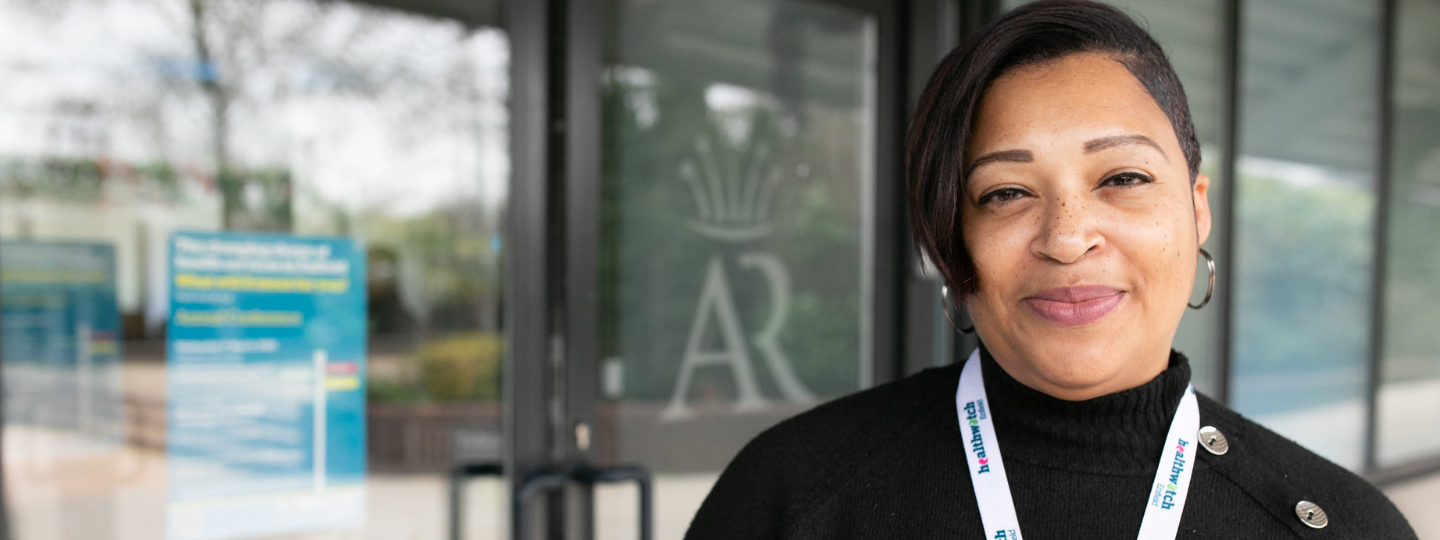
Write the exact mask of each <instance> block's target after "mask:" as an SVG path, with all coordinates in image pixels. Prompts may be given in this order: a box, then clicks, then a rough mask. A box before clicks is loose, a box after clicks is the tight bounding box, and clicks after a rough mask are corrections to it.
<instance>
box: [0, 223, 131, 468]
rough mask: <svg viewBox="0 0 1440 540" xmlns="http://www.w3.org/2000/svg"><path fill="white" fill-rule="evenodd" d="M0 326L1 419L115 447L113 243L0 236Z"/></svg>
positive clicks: (116, 380)
mask: <svg viewBox="0 0 1440 540" xmlns="http://www.w3.org/2000/svg"><path fill="white" fill-rule="evenodd" d="M0 333H3V339H0V343H3V348H0V358H3V360H4V362H5V367H4V369H5V386H4V394H5V397H4V399H5V420H6V422H7V423H9V424H10V425H12V426H17V425H19V426H30V427H36V428H48V429H51V430H59V432H62V433H71V434H77V435H81V436H84V437H86V438H87V439H89V440H91V441H93V442H101V443H104V446H105V447H108V448H110V449H114V448H118V445H119V444H120V435H121V434H120V412H121V406H120V393H119V388H120V384H119V380H120V372H119V369H120V364H119V362H120V312H119V310H117V309H116V305H115V248H114V247H112V246H110V245H109V244H100V243H84V242H31V241H5V242H0ZM52 433H54V431H52Z"/></svg>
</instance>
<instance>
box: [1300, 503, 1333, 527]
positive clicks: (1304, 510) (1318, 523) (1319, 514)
mask: <svg viewBox="0 0 1440 540" xmlns="http://www.w3.org/2000/svg"><path fill="white" fill-rule="evenodd" d="M1295 515H1296V516H1297V517H1299V518H1300V522H1301V523H1304V524H1305V525H1308V526H1309V527H1310V528H1312V529H1324V528H1325V526H1326V525H1329V524H1330V518H1329V516H1326V515H1325V510H1324V509H1323V508H1320V505H1318V504H1315V503H1313V502H1310V501H1300V502H1298V503H1295Z"/></svg>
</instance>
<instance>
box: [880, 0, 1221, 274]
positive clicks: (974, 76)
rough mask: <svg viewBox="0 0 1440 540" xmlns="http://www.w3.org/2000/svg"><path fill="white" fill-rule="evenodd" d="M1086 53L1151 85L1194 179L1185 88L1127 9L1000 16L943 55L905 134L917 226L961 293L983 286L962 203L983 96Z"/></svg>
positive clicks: (1038, 5) (1084, 3)
mask: <svg viewBox="0 0 1440 540" xmlns="http://www.w3.org/2000/svg"><path fill="white" fill-rule="evenodd" d="M1082 52H1100V53H1108V54H1109V55H1111V57H1113V58H1114V59H1115V60H1116V61H1117V62H1119V63H1120V64H1122V65H1124V66H1125V68H1126V69H1127V70H1129V71H1130V73H1131V74H1132V75H1134V76H1135V78H1136V79H1138V80H1139V81H1140V84H1142V85H1144V87H1145V90H1146V91H1148V92H1149V93H1150V97H1152V98H1154V99H1155V103H1156V104H1158V105H1159V106H1160V110H1162V111H1165V115H1166V116H1168V117H1169V118H1170V125H1171V127H1173V128H1174V129H1175V136H1176V138H1177V139H1179V140H1180V149H1181V150H1183V151H1184V153H1185V161H1186V163H1187V164H1188V165H1189V168H1190V181H1191V182H1194V181H1195V175H1196V174H1198V173H1199V171H1200V143H1199V141H1198V140H1196V138H1195V126H1194V124H1193V123H1192V122H1191V120H1190V106H1189V105H1188V104H1187V103H1186V101H1185V89H1184V88H1182V87H1181V86H1180V78H1179V77H1178V76H1177V75H1176V74H1175V69H1174V68H1173V67H1171V66H1170V61H1169V60H1168V59H1167V58H1166V57H1165V52H1164V51H1163V50H1161V49H1160V44H1158V43H1156V42H1155V40H1154V39H1153V38H1151V37H1150V34H1149V33H1147V32H1146V31H1145V29H1143V28H1141V27H1140V25H1138V24H1135V21H1134V20H1131V19H1130V17H1128V16H1126V15H1125V14H1124V13H1122V12H1121V11H1120V10H1118V9H1115V8H1113V7H1110V6H1107V5H1104V4H1100V3H1096V2H1092V1H1089V0H1042V1H1039V2H1034V3H1031V4H1026V5H1024V6H1021V7H1019V8H1016V9H1014V10H1012V11H1010V12H1008V13H1005V14H1004V15H1001V16H1000V17H999V18H997V19H995V20H994V21H992V22H990V23H989V24H987V25H985V26H984V27H983V28H981V29H980V30H979V31H978V32H977V33H976V34H975V35H973V36H971V37H970V38H968V39H966V40H965V42H963V43H961V44H960V46H958V47H956V48H955V50H954V51H951V52H950V54H948V55H946V56H945V58H944V60H941V61H940V65H939V66H938V67H936V68H935V73H934V75H932V76H931V77H930V82H929V83H928V84H927V85H926V86H925V91H924V92H923V93H921V95H920V101H919V103H918V104H917V105H916V107H915V112H914V115H913V116H912V117H911V120H910V129H909V133H908V134H907V136H906V144H905V176H906V182H907V184H908V188H909V197H910V225H911V233H912V234H913V235H914V237H915V242H916V244H918V246H919V247H920V248H921V249H922V250H924V253H925V254H926V255H927V256H929V258H930V261H931V263H933V264H934V265H935V268H936V269H937V270H939V272H940V275H941V276H942V277H944V279H945V282H946V284H948V285H949V286H950V290H951V291H954V295H955V300H956V301H961V300H964V299H965V298H967V297H968V296H969V295H971V294H974V293H975V291H976V290H977V289H978V288H979V283H978V282H977V280H976V279H975V263H974V262H973V261H972V260H971V259H970V254H969V252H968V250H966V249H965V242H964V239H963V236H962V235H961V231H960V207H961V197H962V194H963V193H964V192H965V185H966V182H967V178H966V176H967V174H968V171H966V170H965V162H966V159H965V152H966V148H967V147H968V145H969V142H970V136H971V131H972V130H974V128H975V116H976V113H977V112H978V110H979V107H980V98H981V96H982V95H983V94H984V93H985V89H986V88H987V87H989V86H990V83H991V82H992V81H994V80H995V79H997V78H999V77H1000V76H1001V75H1004V74H1005V73H1007V72H1010V71H1013V70H1015V69H1017V68H1020V67H1023V66H1029V65H1034V64H1041V63H1046V62H1051V61H1054V60H1058V59H1060V58H1062V57H1065V56H1068V55H1071V54H1075V53H1082Z"/></svg>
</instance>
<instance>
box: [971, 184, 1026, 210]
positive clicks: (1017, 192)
mask: <svg viewBox="0 0 1440 540" xmlns="http://www.w3.org/2000/svg"><path fill="white" fill-rule="evenodd" d="M1024 196H1025V191H1024V190H1021V189H1018V188H1000V189H997V190H995V191H991V192H989V193H986V194H985V195H982V196H981V197H980V204H981V205H982V206H983V205H986V204H990V203H992V202H994V203H1006V202H1010V201H1013V200H1015V199H1019V198H1020V197H1024Z"/></svg>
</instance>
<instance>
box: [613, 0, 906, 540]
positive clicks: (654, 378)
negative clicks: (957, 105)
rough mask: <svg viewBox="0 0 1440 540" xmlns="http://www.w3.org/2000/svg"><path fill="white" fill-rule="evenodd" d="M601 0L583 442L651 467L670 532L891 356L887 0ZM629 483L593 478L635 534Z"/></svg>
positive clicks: (662, 529)
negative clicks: (588, 398) (746, 456)
mask: <svg viewBox="0 0 1440 540" xmlns="http://www.w3.org/2000/svg"><path fill="white" fill-rule="evenodd" d="M605 6H606V9H607V10H608V13H607V16H606V17H605V18H604V20H606V21H608V22H607V23H606V26H605V27H604V31H603V34H604V36H605V37H604V43H605V49H604V50H605V53H604V54H605V55H604V58H603V68H602V70H601V82H600V92H601V99H600V109H601V111H602V115H601V116H602V119H603V120H602V126H601V133H602V135H601V136H602V144H601V158H600V159H601V163H602V173H601V179H600V181H601V189H600V191H601V195H600V200H601V203H600V211H599V214H600V223H601V230H600V255H599V275H600V284H599V285H600V286H599V290H600V298H599V306H600V317H599V321H600V322H599V325H600V327H599V344H600V351H601V354H600V355H599V366H598V369H596V370H595V379H596V380H594V381H589V382H590V383H593V384H594V385H595V387H594V388H595V389H594V391H593V392H594V394H595V395H596V396H597V397H596V399H597V405H596V407H597V408H596V411H595V413H596V420H595V421H596V426H595V430H594V432H595V436H594V448H593V455H594V459H595V461H596V462H598V463H601V464H616V463H626V464H640V465H643V466H644V467H646V468H648V469H649V470H650V471H651V473H652V474H653V479H654V490H655V494H654V501H655V508H654V509H653V510H654V511H653V515H654V517H655V523H654V525H655V533H656V538H661V539H678V538H681V537H682V536H683V535H684V533H685V530H686V527H688V525H689V522H690V519H691V517H692V516H693V515H694V514H695V511H696V510H697V509H698V508H699V506H700V504H701V502H702V501H703V500H704V498H705V496H706V494H707V493H708V492H709V490H710V487H711V485H712V484H713V483H714V482H715V480H716V479H717V477H718V476H719V473H720V472H721V470H722V469H723V468H724V467H725V465H726V464H727V463H728V462H729V460H730V459H731V458H732V457H733V456H734V455H735V454H736V453H737V452H738V451H739V450H740V448H741V447H742V446H743V445H744V444H745V443H746V442H748V441H749V440H750V439H751V438H752V437H754V436H755V435H756V434H758V433H759V432H760V431H762V430H764V429H766V428H767V427H769V426H771V425H773V424H775V423H777V422H779V421H780V420H783V419H785V418H787V417H790V416H793V415H795V414H797V413H799V412H802V411H804V410H806V409H808V408H810V407H812V406H814V405H816V404H819V403H822V402H824V401H828V400H830V399H833V398H836V397H839V396H842V395H845V394H849V393H852V392H855V391H857V390H860V389H863V388H866V387H869V386H871V385H873V384H875V382H876V373H877V372H881V373H883V372H884V369H877V365H876V364H877V362H884V363H887V365H888V363H890V362H895V361H897V359H896V358H894V357H893V356H892V355H888V354H887V355H883V357H882V358H877V354H876V351H877V350H882V351H883V350H887V349H886V348H885V346H881V345H877V339H882V338H877V335H878V334H877V328H878V327H883V326H884V325H886V324H889V322H888V321H889V320H890V318H889V317H886V316H885V315H884V314H885V313H886V312H885V311H883V310H880V309H877V307H876V299H877V296H885V297H889V296H893V290H891V289H889V288H888V285H886V283H888V281H885V280H883V279H880V278H877V271H881V272H883V271H887V270H886V265H888V264H890V262H891V260H892V259H893V260H895V261H898V260H899V259H900V257H899V256H892V254H891V253H890V252H889V249H890V248H891V247H893V246H892V244H893V242H890V241H889V240H888V237H886V236H885V234H887V233H881V232H878V231H880V230H882V229H881V226H882V225H886V224H888V223H890V222H888V221H885V220H889V219H894V218H893V216H894V215H895V214H891V213H888V210H889V208H888V207H887V206H886V205H887V204H888V203H887V202H886V201H893V200H894V199H891V198H888V197H887V194H888V193H889V192H888V191H887V190H892V189H897V188H898V186H897V185H896V184H895V183H898V182H900V181H901V180H900V176H899V175H898V174H896V173H895V172H896V171H894V170H892V169H891V168H890V167H889V165H890V162H889V161H887V160H888V159H889V156H890V155H892V154H889V153H888V149H889V148H890V145H893V144H894V143H895V141H896V139H895V137H894V134H893V129H891V127H890V126H893V124H890V123H889V122H892V121H893V120H894V118H893V117H894V114H893V113H892V112H891V111H890V109H889V107H888V105H886V104H888V103H890V102H891V101H890V100H891V99H892V98H891V97H890V87H889V86H887V85H888V84H890V83H888V82H887V81H893V80H897V78H896V77H893V76H892V77H883V76H882V71H884V70H888V69H890V67H891V66H890V64H889V63H888V62H889V61H888V60H887V57H888V56H890V55H893V54H894V51H893V48H894V47H893V45H891V44H892V43H893V38H892V37H891V33H892V31H891V30H890V25H891V24H893V23H892V22H891V21H892V20H893V18H894V14H892V13H891V10H893V9H895V8H893V7H891V6H889V5H888V4H885V3H881V2H875V3H873V4H871V5H865V4H863V3H855V2H846V3H841V2H817V1H792V0H744V1H734V0H662V1H638V0H613V1H610V2H606V3H605ZM885 230H893V229H885ZM887 275H889V274H887ZM877 318H878V319H883V320H882V321H881V322H878V323H877ZM883 339H885V340H887V341H888V340H889V339H890V338H888V337H886V338H883ZM636 495H637V494H636V493H635V492H634V488H633V487H629V486H623V485H602V486H599V487H597V488H596V491H595V493H594V498H595V509H594V512H595V515H594V520H595V528H596V537H597V538H634V537H636V532H637V531H636V524H637V521H636V519H635V516H636V515H637V511H638V509H637V508H636V506H635V505H636V504H637V500H638V499H637V496H636Z"/></svg>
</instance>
